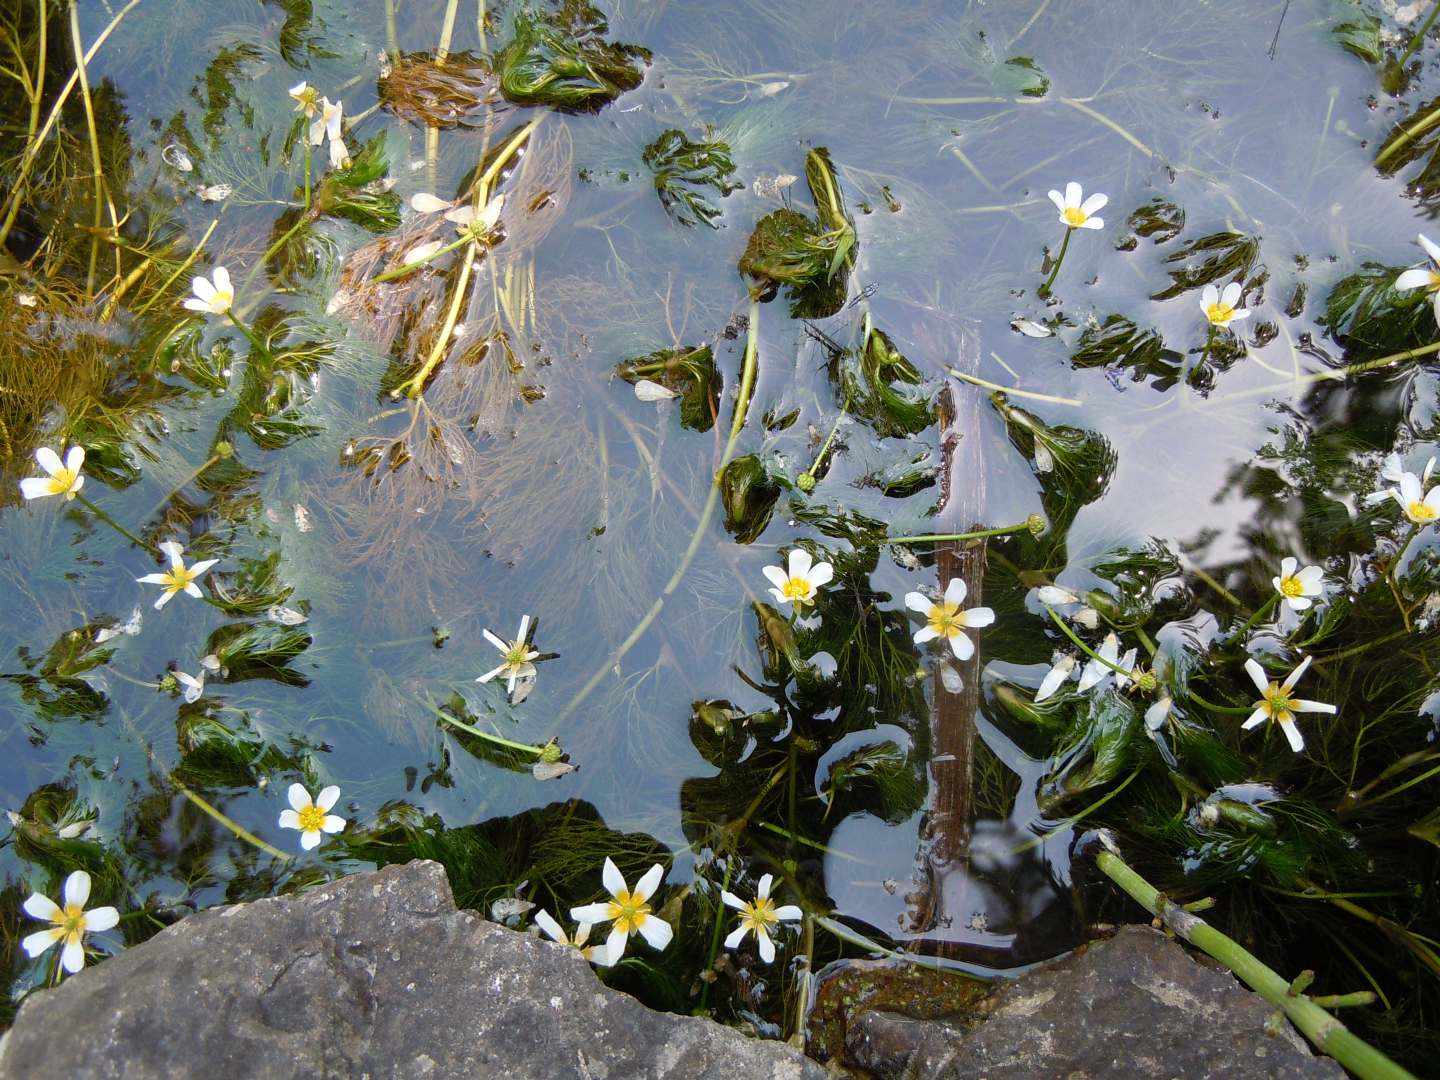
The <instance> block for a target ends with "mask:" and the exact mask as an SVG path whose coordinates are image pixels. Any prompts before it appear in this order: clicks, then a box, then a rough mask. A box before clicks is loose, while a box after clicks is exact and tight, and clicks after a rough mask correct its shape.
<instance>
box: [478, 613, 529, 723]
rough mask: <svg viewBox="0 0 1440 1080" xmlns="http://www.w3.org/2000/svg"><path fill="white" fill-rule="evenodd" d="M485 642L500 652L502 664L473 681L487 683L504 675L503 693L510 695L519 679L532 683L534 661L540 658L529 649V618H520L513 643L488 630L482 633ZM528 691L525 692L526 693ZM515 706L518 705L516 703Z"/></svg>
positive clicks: (524, 616)
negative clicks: (502, 658)
mask: <svg viewBox="0 0 1440 1080" xmlns="http://www.w3.org/2000/svg"><path fill="white" fill-rule="evenodd" d="M483 633H484V635H485V640H486V641H488V642H490V644H491V645H494V646H495V648H497V649H499V650H500V654H501V656H503V657H504V658H505V659H504V662H503V663H501V665H500V666H499V667H497V668H492V669H491V670H489V671H487V672H486V673H485V674H484V675H481V676H480V677H479V678H478V679H476V680H475V681H476V682H478V683H487V682H489V681H490V680H491V679H493V678H495V676H497V675H504V676H505V680H506V686H505V692H506V693H507V694H510V695H512V696H513V695H514V693H515V684H516V682H517V681H519V680H521V679H525V680H529V681H532V682H533V680H534V678H535V660H536V659H537V658H538V657H539V656H540V652H539V650H538V649H533V648H531V647H530V642H529V640H528V639H529V637H530V616H529V615H522V616H521V617H520V630H519V632H518V633H516V635H515V640H514V641H505V640H503V639H502V638H501V637H500V636H499V635H497V634H492V633H491V632H490V631H489V630H485V631H483ZM528 692H529V691H528V690H527V691H526V693H528ZM516 704H519V703H518V702H516Z"/></svg>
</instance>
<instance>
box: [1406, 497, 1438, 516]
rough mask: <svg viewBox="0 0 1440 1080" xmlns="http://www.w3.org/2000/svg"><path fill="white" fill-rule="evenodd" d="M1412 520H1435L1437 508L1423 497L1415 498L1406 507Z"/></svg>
mask: <svg viewBox="0 0 1440 1080" xmlns="http://www.w3.org/2000/svg"><path fill="white" fill-rule="evenodd" d="M1405 512H1406V513H1407V514H1409V515H1410V520H1411V521H1434V520H1435V508H1434V507H1433V506H1431V505H1430V504H1429V503H1427V502H1425V501H1424V500H1422V499H1415V500H1414V501H1412V502H1411V503H1410V505H1409V506H1407V507H1406V508H1405Z"/></svg>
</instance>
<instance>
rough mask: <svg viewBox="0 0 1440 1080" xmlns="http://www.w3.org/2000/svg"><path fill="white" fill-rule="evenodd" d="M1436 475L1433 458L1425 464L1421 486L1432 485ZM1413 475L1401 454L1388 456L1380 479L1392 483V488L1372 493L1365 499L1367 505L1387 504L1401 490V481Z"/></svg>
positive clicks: (1381, 468) (1421, 475)
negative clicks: (1432, 478) (1431, 479)
mask: <svg viewBox="0 0 1440 1080" xmlns="http://www.w3.org/2000/svg"><path fill="white" fill-rule="evenodd" d="M1434 473H1435V458H1434V457H1431V459H1430V460H1429V461H1427V462H1426V463H1425V470H1424V472H1422V473H1421V474H1420V486H1421V487H1424V486H1425V485H1426V484H1428V483H1430V477H1431V476H1432V475H1434ZM1413 475H1414V474H1413V473H1411V472H1410V471H1409V470H1407V469H1406V468H1405V464H1404V461H1403V460H1402V459H1401V457H1400V455H1399V454H1387V455H1386V456H1385V463H1384V465H1382V466H1381V467H1380V479H1381V480H1388V481H1390V486H1389V487H1384V488H1381V489H1380V490H1379V491H1372V492H1370V494H1368V495H1366V496H1365V499H1364V502H1365V505H1366V506H1374V505H1375V504H1376V503H1382V502H1386V501H1387V500H1389V499H1393V498H1395V497H1396V493H1397V491H1398V490H1399V484H1400V481H1401V480H1402V479H1403V478H1404V477H1406V476H1413Z"/></svg>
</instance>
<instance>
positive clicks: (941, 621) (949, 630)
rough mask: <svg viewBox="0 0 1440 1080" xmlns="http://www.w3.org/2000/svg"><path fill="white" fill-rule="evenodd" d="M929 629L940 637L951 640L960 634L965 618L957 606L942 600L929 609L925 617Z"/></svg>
mask: <svg viewBox="0 0 1440 1080" xmlns="http://www.w3.org/2000/svg"><path fill="white" fill-rule="evenodd" d="M926 621H927V622H928V623H929V624H930V629H931V630H934V631H935V633H937V634H939V635H940V636H941V637H945V638H951V637H954V636H955V635H956V634H958V633H959V632H960V628H961V627H962V626H964V625H965V617H964V615H963V614H962V613H961V611H960V605H959V604H952V603H950V602H949V601H948V600H942V601H941V602H940V603H938V604H936V605H935V606H934V607H932V608H931V609H930V614H929V615H928V616H926Z"/></svg>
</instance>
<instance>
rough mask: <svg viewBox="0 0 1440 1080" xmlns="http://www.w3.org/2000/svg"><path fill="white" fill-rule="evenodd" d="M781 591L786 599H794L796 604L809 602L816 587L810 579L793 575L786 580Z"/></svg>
mask: <svg viewBox="0 0 1440 1080" xmlns="http://www.w3.org/2000/svg"><path fill="white" fill-rule="evenodd" d="M780 592H781V593H783V594H784V596H785V599H786V600H791V601H794V602H795V603H796V604H808V603H809V602H810V594H811V593H812V592H814V589H813V587H812V586H811V585H810V582H809V580H808V579H806V578H803V577H792V578H790V579H789V580H788V581H786V582H785V584H784V586H783V587H782V588H781V589H780Z"/></svg>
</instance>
